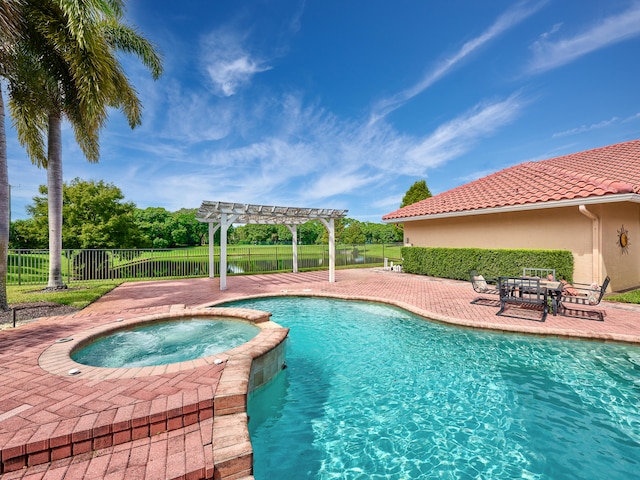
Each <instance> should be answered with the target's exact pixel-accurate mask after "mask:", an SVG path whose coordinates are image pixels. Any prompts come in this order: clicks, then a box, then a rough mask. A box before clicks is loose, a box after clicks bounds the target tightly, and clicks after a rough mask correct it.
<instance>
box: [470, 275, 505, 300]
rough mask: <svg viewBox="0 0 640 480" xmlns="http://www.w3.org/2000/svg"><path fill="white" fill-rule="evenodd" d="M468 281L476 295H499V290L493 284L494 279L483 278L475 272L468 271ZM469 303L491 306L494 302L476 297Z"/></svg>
mask: <svg viewBox="0 0 640 480" xmlns="http://www.w3.org/2000/svg"><path fill="white" fill-rule="evenodd" d="M469 280H470V281H471V285H472V286H473V290H474V291H476V292H478V293H482V294H485V295H498V294H499V293H500V290H498V285H496V284H495V279H494V278H491V277H487V278H484V277H483V276H482V275H479V274H478V271H477V270H469ZM471 303H472V304H481V305H488V304H490V305H493V304H494V303H495V301H493V300H492V299H489V298H483V297H478V298H475V299H473V300H472V301H471Z"/></svg>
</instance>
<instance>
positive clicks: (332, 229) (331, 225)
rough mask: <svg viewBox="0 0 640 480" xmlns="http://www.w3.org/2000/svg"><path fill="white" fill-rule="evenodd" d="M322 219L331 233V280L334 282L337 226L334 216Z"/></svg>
mask: <svg viewBox="0 0 640 480" xmlns="http://www.w3.org/2000/svg"><path fill="white" fill-rule="evenodd" d="M320 221H321V222H322V224H323V225H324V226H325V228H326V229H327V232H328V233H329V282H330V283H334V282H335V281H336V228H335V221H334V219H333V218H330V219H329V220H325V219H324V218H321V219H320Z"/></svg>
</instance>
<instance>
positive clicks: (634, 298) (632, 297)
mask: <svg viewBox="0 0 640 480" xmlns="http://www.w3.org/2000/svg"><path fill="white" fill-rule="evenodd" d="M604 299H605V300H609V301H611V302H622V303H638V304H640V289H638V290H632V291H630V292H625V293H617V294H615V295H610V296H609V295H608V296H606V297H605V298H604Z"/></svg>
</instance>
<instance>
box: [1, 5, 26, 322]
mask: <svg viewBox="0 0 640 480" xmlns="http://www.w3.org/2000/svg"><path fill="white" fill-rule="evenodd" d="M19 7H20V3H19V2H18V1H17V0H0V77H6V76H7V75H8V72H9V67H10V62H9V58H10V57H11V51H12V50H13V47H14V45H15V44H16V42H17V40H18V37H19V35H18V34H19V32H20V31H21V28H20V26H21V23H22V17H21V11H20V8H19ZM4 121H5V113H4V99H3V97H2V84H0V311H6V310H8V309H9V305H8V303H7V263H8V262H7V254H8V250H9V221H10V217H11V212H10V211H9V204H10V199H9V195H10V192H9V168H8V164H7V138H6V130H5V123H4Z"/></svg>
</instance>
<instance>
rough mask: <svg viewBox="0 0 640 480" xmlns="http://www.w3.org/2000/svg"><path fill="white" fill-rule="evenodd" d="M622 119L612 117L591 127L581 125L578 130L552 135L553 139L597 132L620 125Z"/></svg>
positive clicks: (572, 129)
mask: <svg viewBox="0 0 640 480" xmlns="http://www.w3.org/2000/svg"><path fill="white" fill-rule="evenodd" d="M619 121H620V119H619V118H618V117H612V118H610V119H609V120H603V121H601V122H598V123H592V124H591V125H580V126H579V127H576V128H570V129H569V130H565V131H563V132H558V133H554V134H553V135H551V137H552V138H558V137H566V136H567V135H577V134H579V133H585V132H590V131H591V130H597V129H600V128H604V127H608V126H609V125H611V124H614V123H618V122H619Z"/></svg>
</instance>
